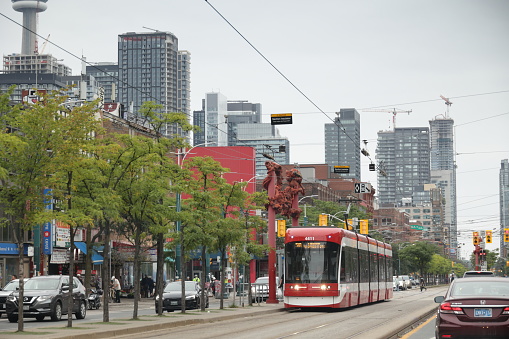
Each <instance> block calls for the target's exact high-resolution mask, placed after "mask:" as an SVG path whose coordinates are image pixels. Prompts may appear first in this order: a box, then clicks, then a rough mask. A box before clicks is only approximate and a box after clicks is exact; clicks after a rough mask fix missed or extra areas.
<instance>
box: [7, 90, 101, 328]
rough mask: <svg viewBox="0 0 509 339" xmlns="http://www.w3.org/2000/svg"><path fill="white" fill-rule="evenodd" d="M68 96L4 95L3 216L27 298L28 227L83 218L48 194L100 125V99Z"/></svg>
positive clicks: (55, 190)
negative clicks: (12, 98) (61, 209)
mask: <svg viewBox="0 0 509 339" xmlns="http://www.w3.org/2000/svg"><path fill="white" fill-rule="evenodd" d="M66 99H67V97H66V96H64V95H62V93H60V92H55V93H52V94H51V95H49V96H46V97H45V98H44V100H42V101H40V102H38V103H36V104H34V105H29V106H26V107H21V106H15V107H12V108H8V107H6V105H5V97H2V99H1V100H0V102H1V104H0V106H1V108H0V110H1V112H2V115H1V116H0V125H1V126H3V127H4V128H3V129H2V131H1V134H2V136H1V137H0V169H1V170H0V176H1V177H2V178H1V179H0V188H1V189H0V204H1V205H2V206H4V218H3V219H2V220H1V222H2V225H3V226H8V227H9V228H10V229H11V230H12V232H13V236H14V239H15V242H16V243H17V244H18V252H19V254H18V255H19V256H18V260H19V269H18V276H19V278H20V289H19V298H20V299H21V300H22V298H23V288H24V284H23V278H24V276H25V273H24V269H23V257H24V255H23V239H24V233H25V232H26V231H30V230H32V228H33V226H34V225H37V224H39V225H40V224H42V223H44V222H48V221H51V220H52V219H55V218H58V219H59V220H62V221H64V222H67V223H70V224H72V225H75V224H76V223H77V222H79V221H80V220H83V219H82V217H83V215H81V214H79V213H75V212H76V211H75V210H72V205H68V206H70V207H71V208H70V209H68V211H67V213H65V214H64V213H57V214H55V213H54V212H49V211H48V210H46V209H45V202H44V200H45V197H43V194H42V192H43V190H44V189H48V188H49V189H51V190H52V191H54V192H55V193H57V192H59V189H60V188H61V187H62V184H63V182H62V181H59V180H58V178H60V176H59V175H58V174H59V173H62V169H61V168H60V167H59V165H58V164H62V159H64V158H65V157H67V156H72V155H75V152H76V150H77V149H79V148H80V147H82V146H83V145H84V144H86V142H87V140H88V135H89V134H90V133H93V131H94V130H95V129H96V128H97V125H96V122H95V120H94V110H95V107H94V103H89V104H86V105H83V106H80V107H73V108H72V109H69V110H66V109H64V107H63V103H64V102H65V101H66ZM7 173H8V174H9V175H8V176H6V174H7ZM46 198H47V197H46ZM69 201H70V200H69ZM71 286H72V285H71ZM71 288H72V287H71ZM71 291H72V290H71ZM19 305H20V306H19V321H18V331H23V309H22V305H23V304H22V303H19ZM69 326H72V322H69Z"/></svg>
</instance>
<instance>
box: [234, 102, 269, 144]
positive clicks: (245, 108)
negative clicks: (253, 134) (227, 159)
mask: <svg viewBox="0 0 509 339" xmlns="http://www.w3.org/2000/svg"><path fill="white" fill-rule="evenodd" d="M227 111H228V118H227V124H228V145H229V146H234V145H237V134H238V132H237V129H238V128H237V126H238V125H240V124H256V123H261V122H262V105H261V104H253V103H250V102H248V101H247V100H235V101H230V100H228V101H227Z"/></svg>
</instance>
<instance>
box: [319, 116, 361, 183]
mask: <svg viewBox="0 0 509 339" xmlns="http://www.w3.org/2000/svg"><path fill="white" fill-rule="evenodd" d="M337 114H338V116H337V117H336V118H335V119H334V123H333V124H325V133H324V134H325V163H326V164H328V165H329V168H330V172H334V170H333V169H334V166H349V173H344V174H339V175H340V176H341V177H344V178H355V179H357V180H361V158H360V154H361V153H360V141H361V140H360V139H361V132H360V130H361V127H360V126H361V122H360V121H361V118H360V114H359V112H357V110H356V109H355V108H342V109H340V111H339V113H337Z"/></svg>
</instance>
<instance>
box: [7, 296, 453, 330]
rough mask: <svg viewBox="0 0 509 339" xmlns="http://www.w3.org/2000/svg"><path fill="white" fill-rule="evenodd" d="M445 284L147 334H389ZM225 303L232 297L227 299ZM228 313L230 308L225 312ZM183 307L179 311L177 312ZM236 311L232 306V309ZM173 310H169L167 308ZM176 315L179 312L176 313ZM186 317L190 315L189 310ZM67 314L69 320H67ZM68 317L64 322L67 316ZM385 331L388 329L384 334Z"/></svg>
mask: <svg viewBox="0 0 509 339" xmlns="http://www.w3.org/2000/svg"><path fill="white" fill-rule="evenodd" d="M444 291H445V287H436V288H428V290H427V291H425V292H422V293H421V292H420V291H419V290H418V289H412V290H408V291H401V292H395V293H394V298H393V299H392V300H390V301H386V302H380V303H375V304H371V305H365V306H360V307H354V308H352V309H349V310H340V311H327V310H291V311H282V312H276V313H270V314H267V313H265V312H261V313H258V314H256V315H251V314H249V313H248V314H245V315H243V316H242V317H236V318H235V317H234V319H229V320H221V321H216V322H212V323H206V324H202V323H196V324H193V325H187V326H178V327H172V328H171V329H169V328H166V329H165V330H161V331H159V332H158V331H150V332H147V331H145V332H144V333H143V337H144V338H162V337H167V336H168V333H169V331H171V334H172V336H174V335H175V336H177V335H178V336H185V337H191V338H193V339H199V338H207V339H210V338H228V339H230V338H231V337H232V336H235V337H236V338H246V339H249V338H256V339H259V338H292V339H293V338H314V339H317V338H370V339H371V338H384V339H386V338H387V333H393V332H394V329H395V328H402V327H404V326H406V325H409V324H411V323H413V322H415V321H417V320H418V319H419V318H421V317H422V314H423V310H424V309H431V308H430V307H432V308H434V307H436V304H435V303H434V302H433V298H434V296H436V295H439V294H443V293H444ZM225 305H226V306H227V305H228V303H226V304H225ZM110 306H111V307H110V320H111V321H115V320H117V319H118V320H120V319H129V318H131V316H132V303H131V304H128V303H122V304H110ZM218 307H219V301H218V300H215V299H211V308H210V311H211V312H217V311H214V309H217V308H218ZM224 312H226V313H229V312H228V310H225V311H223V313H224ZM177 313H178V312H177ZM231 313H233V312H231ZM138 314H139V315H140V316H141V317H143V316H144V315H146V316H151V317H153V316H154V315H155V311H154V306H153V301H152V302H150V301H145V302H144V303H141V304H140V308H139V312H138ZM165 314H168V313H165ZM175 315H177V314H175ZM184 317H185V316H184ZM64 319H65V320H64ZM66 320H67V317H66V316H64V317H63V320H62V321H61V322H60V323H59V325H60V326H61V325H62V323H64V322H66ZM101 321H102V310H89V311H88V313H87V317H86V319H85V320H73V326H76V327H83V326H84V325H86V326H94V327H97V326H101V325H94V323H97V322H101ZM55 325H56V323H55V322H52V321H49V320H45V321H43V322H37V321H35V320H32V319H26V321H25V328H26V329H27V330H29V329H30V328H34V327H38V328H41V327H48V328H50V327H54V326H55ZM16 328H17V324H16V323H13V324H11V323H9V322H8V320H7V319H6V318H5V317H3V318H1V319H0V333H2V332H3V331H4V330H5V331H7V330H10V331H13V330H15V329H16ZM382 333H383V334H382ZM139 336H140V333H137V334H136V333H133V334H130V335H124V336H117V337H119V338H136V339H138V338H139Z"/></svg>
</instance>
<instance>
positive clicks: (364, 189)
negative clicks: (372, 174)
mask: <svg viewBox="0 0 509 339" xmlns="http://www.w3.org/2000/svg"><path fill="white" fill-rule="evenodd" d="M354 185H355V186H354V187H355V193H371V184H368V183H367V182H356V183H355V184H354Z"/></svg>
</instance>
